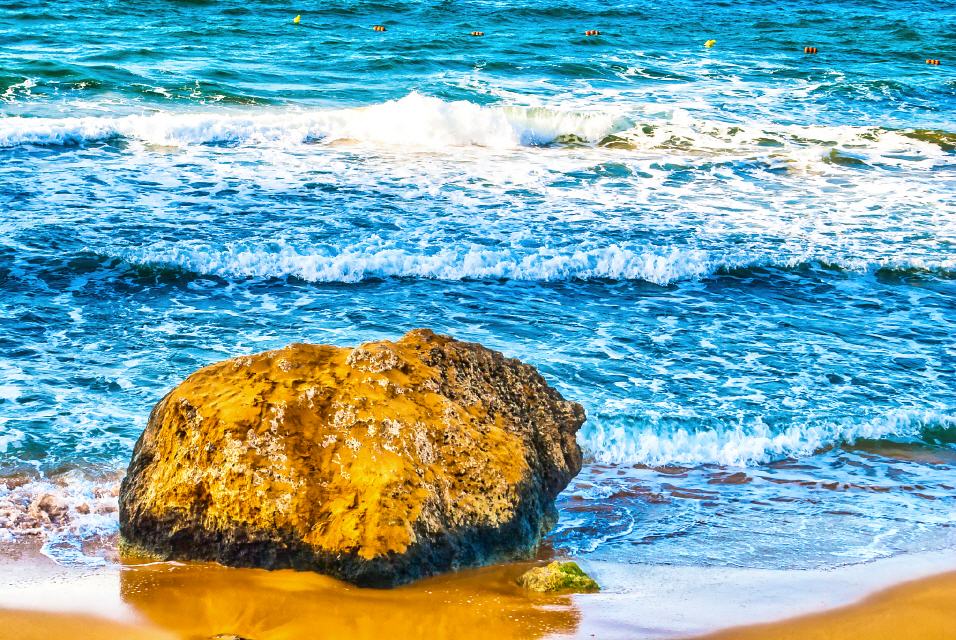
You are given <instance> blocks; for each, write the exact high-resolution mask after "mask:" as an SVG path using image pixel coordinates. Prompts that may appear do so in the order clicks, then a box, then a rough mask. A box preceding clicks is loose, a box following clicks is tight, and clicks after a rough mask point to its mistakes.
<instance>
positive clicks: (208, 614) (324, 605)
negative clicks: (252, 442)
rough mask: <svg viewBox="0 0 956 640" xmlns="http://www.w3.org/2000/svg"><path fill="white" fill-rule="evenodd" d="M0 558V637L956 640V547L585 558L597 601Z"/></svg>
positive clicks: (509, 569) (497, 569)
mask: <svg viewBox="0 0 956 640" xmlns="http://www.w3.org/2000/svg"><path fill="white" fill-rule="evenodd" d="M8 546H9V545H8ZM3 552H4V558H3V559H2V560H0V567H2V568H3V571H2V574H3V577H2V578H0V639H5V638H20V639H24V638H58V637H64V638H65V637H70V638H71V639H76V638H110V637H131V638H205V637H211V636H214V635H216V634H230V633H234V634H238V635H241V636H243V637H248V638H250V639H251V640H272V639H276V640H278V639H286V638H288V639H292V638H301V637H308V634H309V633H311V632H314V630H315V629H322V630H323V634H324V635H325V636H326V637H333V638H334V637H349V638H355V639H357V640H358V639H362V638H377V637H381V634H382V633H383V632H384V631H385V630H388V632H389V634H390V635H391V636H392V637H394V638H396V640H399V639H401V638H404V637H409V638H413V637H430V638H446V637H447V638H482V637H496V638H497V639H498V640H507V639H509V638H514V639H519V638H591V637H594V638H601V639H602V640H614V639H616V638H620V639H622V640H623V639H627V640H639V639H641V638H645V639H648V640H657V639H661V640H663V639H675V640H677V639H681V640H686V639H688V638H700V639H701V640H704V639H707V640H732V639H734V638H741V639H742V640H745V639H746V640H749V639H751V638H752V639H754V640H756V639H757V638H791V637H792V638H795V639H796V638H798V637H799V638H818V637H819V638H827V637H839V638H841V640H845V639H848V638H856V637H860V638H861V639H862V638H863V637H866V638H868V639H870V640H879V639H880V638H887V640H889V638H905V637H910V636H906V635H903V633H904V632H905V631H906V630H907V629H908V628H913V629H916V630H921V632H922V635H918V634H917V635H912V636H911V637H913V638H916V637H923V638H926V637H933V638H956V625H954V629H953V631H952V635H939V633H936V631H935V629H936V627H934V626H932V625H937V626H938V624H942V623H941V622H939V621H941V620H944V619H945V617H946V616H947V615H948V610H947V609H946V608H945V606H944V605H945V604H947V603H949V604H951V603H952V602H953V601H956V551H952V550H949V551H939V552H926V553H919V554H909V555H902V556H896V557H893V558H887V559H883V560H877V561H874V562H870V563H865V564H858V565H848V566H844V567H840V568H836V569H830V570H813V571H788V570H765V569H728V568H720V567H675V566H647V565H625V564H616V563H610V562H586V561H585V562H582V565H583V566H585V568H586V569H587V570H588V571H589V573H591V575H593V576H594V577H595V578H596V579H597V580H598V582H599V583H601V585H602V588H603V589H604V591H602V592H601V593H599V594H594V595H575V596H540V595H533V594H528V593H526V592H523V591H522V590H521V589H520V588H518V587H516V586H515V585H514V580H515V578H516V577H517V576H518V575H520V573H521V572H523V571H524V570H525V569H527V567H528V566H530V564H531V563H516V564H508V565H498V566H493V567H486V568H482V569H473V570H467V571H461V572H458V573H454V574H448V575H444V576H439V577H436V578H430V579H426V580H422V581H420V582H418V583H415V584H413V585H408V586H405V587H400V588H397V589H391V590H376V589H359V588H356V587H352V586H350V585H345V584H343V583H341V582H338V581H336V580H333V579H331V578H328V577H326V576H321V575H318V574H312V573H308V572H294V571H274V572H269V571H264V570H257V569H229V568H225V567H220V566H218V565H211V564H192V563H190V564H184V563H174V562H169V563H148V564H142V565H122V566H120V565H107V566H105V567H79V568H77V567H63V566H59V565H56V564H55V563H53V562H52V561H50V560H49V559H47V558H45V557H44V556H42V555H39V554H38V553H37V552H36V550H35V549H29V548H21V549H19V550H17V551H16V552H15V553H12V554H11V553H8V550H7V549H4V550H3ZM11 556H15V557H11ZM940 603H942V604H940ZM941 607H942V608H941ZM924 610H925V611H924ZM918 611H924V612H923V613H922V614H918V613H917V612H918ZM914 618H919V621H921V623H920V624H914V623H913V619H914ZM869 620H879V621H880V624H879V625H876V626H875V627H874V630H871V629H870V627H869V626H868V625H867V624H864V623H866V622H867V621H869ZM904 621H905V622H906V625H907V627H905V628H904V627H903V626H902V625H903V623H904ZM833 625H836V626H839V628H841V629H843V628H844V627H846V628H847V629H853V628H858V629H861V630H862V629H867V630H868V631H867V634H868V635H866V636H863V635H852V634H850V635H847V633H845V632H843V631H841V633H840V634H839V635H837V636H833V635H832V634H831V635H827V633H829V632H828V628H829V627H830V626H833ZM854 625H855V626H854ZM940 628H941V627H940ZM879 633H882V634H883V635H879ZM303 634H304V635H303ZM423 634H424V635H423Z"/></svg>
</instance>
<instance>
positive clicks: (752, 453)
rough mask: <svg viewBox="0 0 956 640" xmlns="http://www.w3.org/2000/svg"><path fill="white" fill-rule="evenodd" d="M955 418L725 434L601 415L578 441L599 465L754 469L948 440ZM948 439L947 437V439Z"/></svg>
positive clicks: (898, 417)
mask: <svg viewBox="0 0 956 640" xmlns="http://www.w3.org/2000/svg"><path fill="white" fill-rule="evenodd" d="M954 430H956V415H953V414H951V413H941V412H938V411H912V410H911V411H906V410H899V411H894V412H891V413H889V414H887V415H885V416H883V417H880V418H876V419H872V420H869V421H852V420H845V421H840V422H818V423H812V422H808V423H805V424H794V425H792V426H789V427H787V428H785V429H774V428H771V426H770V425H768V424H766V423H765V422H764V421H763V420H761V419H759V418H758V419H756V420H754V421H752V422H749V423H747V424H743V423H741V424H737V425H727V426H725V427H724V428H721V429H709V430H701V431H693V430H689V429H686V428H683V427H679V428H673V427H672V426H671V425H668V424H666V421H665V420H663V419H661V417H660V416H655V415H650V416H644V417H640V418H623V417H620V416H607V415H603V416H602V415H596V416H593V417H591V418H589V419H588V423H587V424H586V425H585V427H584V429H583V430H582V432H581V434H580V436H579V441H580V442H581V444H582V447H583V448H584V449H585V451H586V452H587V453H588V455H589V456H590V457H591V458H592V459H593V460H595V461H597V462H603V463H610V464H644V465H648V466H654V467H656V466H665V465H669V464H688V465H700V464H718V465H726V466H751V465H755V464H762V463H767V462H772V461H774V460H780V459H784V458H801V457H808V456H812V455H813V454H814V453H817V452H818V451H820V450H822V449H826V448H828V447H832V446H839V445H841V444H853V443H854V442H855V441H857V440H863V439H874V440H878V439H885V438H900V439H915V440H919V441H922V442H926V443H928V444H939V443H940V442H944V441H948V439H949V437H951V436H952V435H953V434H954ZM944 435H945V436H947V437H944Z"/></svg>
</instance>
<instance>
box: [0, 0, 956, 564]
mask: <svg viewBox="0 0 956 640" xmlns="http://www.w3.org/2000/svg"><path fill="white" fill-rule="evenodd" d="M296 16H300V18H299V21H298V23H296V22H295V21H294V18H295V17H296ZM376 25H380V26H383V27H384V28H385V30H384V31H382V30H375V29H374V27H375V26H376ZM591 30H595V31H598V32H599V33H598V34H597V35H590V36H588V35H585V32H586V31H591ZM472 32H480V33H482V34H483V35H472ZM711 40H712V41H714V42H710V43H709V45H710V46H708V41H711ZM805 47H814V48H816V51H817V53H805ZM933 59H938V60H940V64H939V65H933V64H927V60H933ZM954 66H956V3H954V2H952V1H951V0H941V1H933V2H930V1H926V0H908V1H904V0H892V1H890V0H867V1H865V2H864V1H862V0H840V1H834V0H814V1H812V2H806V1H805V2H796V1H791V0H735V1H734V2H730V1H726V0H641V1H636V0H618V1H613V2H612V1H605V0H574V1H573V2H571V1H567V0H540V1H537V2H534V1H529V2H515V1H514V0H507V1H504V0H502V1H496V0H444V1H434V0H420V1H415V2H411V1H402V0H330V1H322V2H319V1H317V0H296V2H280V1H277V0H216V1H213V0H208V1H204V0H142V1H140V2H136V3H133V2H121V1H119V0H60V1H58V2H50V1H45V0H29V1H28V0H0V545H3V546H0V553H3V551H2V548H3V547H12V546H13V545H16V544H18V543H19V542H23V541H29V540H32V541H34V542H38V543H40V544H42V545H43V552H44V553H45V554H46V555H48V556H49V557H51V558H53V559H54V560H56V561H57V562H60V563H62V564H67V565H72V564H80V565H90V564H92V565H95V564H103V563H109V562H114V560H111V558H110V556H109V554H108V553H105V552H103V551H102V550H103V549H104V548H109V547H110V545H112V544H113V542H114V541H115V539H116V535H117V526H118V525H117V513H116V493H117V485H118V482H119V479H120V478H121V477H122V474H123V473H124V470H125V467H126V464H127V462H128V460H129V457H130V453H131V451H132V447H133V445H134V443H135V442H136V439H137V438H138V436H139V434H140V433H141V431H142V430H143V428H144V426H145V424H146V421H147V418H148V415H149V411H150V409H151V408H152V406H153V405H154V404H155V403H156V402H157V401H158V400H159V399H160V398H161V397H162V396H163V395H164V394H165V393H166V392H167V391H169V390H170V389H171V388H172V387H174V386H175V385H176V384H177V383H178V382H179V381H181V380H182V379H183V378H185V377H186V376H187V375H189V374H190V373H191V372H193V371H195V370H196V369H198V368H200V367H202V366H204V365H207V364H210V363H212V362H215V361H218V360H222V359H225V358H229V357H233V356H238V355H243V354H251V353H255V352H259V351H263V350H267V349H273V348H277V347H281V346H284V345H286V344H288V343H291V342H312V343H331V344H335V345H342V346H345V345H356V344H358V343H360V342H363V341H368V340H379V339H395V338H398V337H399V336H401V335H402V334H403V333H405V332H406V331H408V330H410V329H413V328H416V327H429V328H432V329H434V330H436V331H438V332H442V333H447V334H450V335H453V336H455V337H457V338H459V339H462V340H468V341H477V342H480V343H482V344H484V345H487V346H488V347H491V348H494V349H497V350H500V351H502V352H504V353H505V354H507V355H508V356H512V357H516V358H520V359H521V360H523V361H525V362H528V363H531V364H533V365H535V366H536V367H537V368H538V369H539V370H540V371H541V372H542V374H543V375H544V376H545V378H546V379H547V380H548V381H549V383H550V384H551V385H553V386H554V387H555V388H557V389H558V390H559V391H560V392H561V393H562V394H563V395H564V396H565V397H566V398H569V399H572V400H575V401H578V402H580V403H581V404H583V405H584V407H585V409H586V411H587V416H588V417H587V422H586V423H585V425H584V427H583V428H582V430H581V431H580V433H579V436H578V441H579V443H580V445H581V447H582V449H583V451H584V454H585V459H586V463H585V467H584V469H583V470H582V472H581V474H580V475H579V476H578V477H577V478H576V479H575V480H574V481H573V482H572V484H571V485H570V486H569V487H568V489H567V490H566V491H565V492H564V493H563V494H562V495H561V496H560V497H559V498H558V509H559V512H560V521H559V523H558V525H557V527H556V528H555V530H554V531H553V532H552V533H551V534H550V536H549V537H548V539H547V540H546V552H547V553H550V554H554V555H558V556H569V557H574V558H578V559H581V560H584V561H587V560H595V561H613V562H621V563H633V564H650V565H688V566H708V567H710V566H718V567H731V566H732V567H750V568H770V569H816V568H830V567H837V566H842V565H846V564H853V563H861V562H868V561H872V560H875V559H877V558H883V557H888V556H893V555H898V554H904V553H910V552H915V551H925V550H939V549H949V548H956V73H954V71H953V69H954Z"/></svg>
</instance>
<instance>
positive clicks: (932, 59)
mask: <svg viewBox="0 0 956 640" xmlns="http://www.w3.org/2000/svg"><path fill="white" fill-rule="evenodd" d="M926 64H931V65H933V66H936V67H938V66H939V60H936V59H934V58H930V59H929V60H927V61H926Z"/></svg>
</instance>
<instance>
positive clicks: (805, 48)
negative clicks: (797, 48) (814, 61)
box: [803, 47, 817, 53]
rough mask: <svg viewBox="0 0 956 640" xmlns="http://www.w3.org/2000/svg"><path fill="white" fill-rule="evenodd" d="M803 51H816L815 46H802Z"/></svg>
mask: <svg viewBox="0 0 956 640" xmlns="http://www.w3.org/2000/svg"><path fill="white" fill-rule="evenodd" d="M803 52H804V53H816V52H817V48H816V47H804V48H803Z"/></svg>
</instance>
